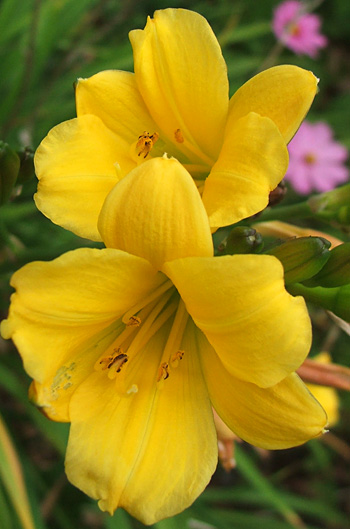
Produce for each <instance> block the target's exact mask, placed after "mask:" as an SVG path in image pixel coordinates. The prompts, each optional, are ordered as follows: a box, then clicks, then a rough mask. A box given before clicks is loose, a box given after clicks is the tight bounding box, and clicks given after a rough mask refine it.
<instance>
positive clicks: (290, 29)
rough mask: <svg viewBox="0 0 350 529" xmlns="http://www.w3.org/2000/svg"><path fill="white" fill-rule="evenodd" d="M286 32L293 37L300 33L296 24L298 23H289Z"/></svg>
mask: <svg viewBox="0 0 350 529" xmlns="http://www.w3.org/2000/svg"><path fill="white" fill-rule="evenodd" d="M288 33H289V34H290V35H292V36H293V37H298V36H299V35H300V33H301V31H300V27H299V26H298V24H295V23H294V24H290V26H288Z"/></svg>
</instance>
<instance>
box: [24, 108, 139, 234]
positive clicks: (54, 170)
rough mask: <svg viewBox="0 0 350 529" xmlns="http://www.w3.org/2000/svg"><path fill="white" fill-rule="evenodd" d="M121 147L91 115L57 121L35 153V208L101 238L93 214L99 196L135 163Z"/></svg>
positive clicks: (98, 205)
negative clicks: (37, 182) (57, 123)
mask: <svg viewBox="0 0 350 529" xmlns="http://www.w3.org/2000/svg"><path fill="white" fill-rule="evenodd" d="M128 148H129V147H128ZM125 152H126V147H125V142H124V140H122V139H121V138H119V137H118V136H116V135H115V134H113V133H112V132H111V131H110V130H109V129H107V128H106V127H105V126H104V125H103V123H102V121H101V120H100V119H99V118H97V117H95V116H91V115H86V116H82V117H81V118H78V119H72V120H70V121H66V122H64V123H61V124H60V125H57V126H56V127H54V128H53V129H52V130H51V131H50V132H49V134H48V136H46V138H45V139H44V140H43V141H42V143H41V145H40V146H39V148H38V150H37V151H36V154H35V169H36V174H37V176H38V179H39V185H38V192H37V193H36V195H35V197H34V198H35V203H36V205H37V207H38V208H39V209H40V211H42V212H43V213H44V215H46V216H47V217H49V218H50V219H51V220H52V221H53V222H55V223H56V224H59V225H60V226H63V227H64V228H67V229H69V230H71V231H73V232H74V233H76V234H77V235H80V236H81V237H86V238H89V239H92V240H101V237H100V234H99V232H98V230H97V218H98V215H99V213H100V210H101V207H102V204H103V202H104V199H105V198H106V195H107V194H108V192H109V191H110V190H111V189H112V187H113V186H114V185H115V184H116V182H117V181H118V179H119V178H121V177H122V176H124V174H126V173H127V172H129V171H130V170H131V169H132V168H133V167H134V166H135V162H133V161H132V160H131V158H129V157H128V156H126V154H125ZM116 166H117V168H116Z"/></svg>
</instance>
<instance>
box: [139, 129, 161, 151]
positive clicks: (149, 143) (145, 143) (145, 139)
mask: <svg viewBox="0 0 350 529" xmlns="http://www.w3.org/2000/svg"><path fill="white" fill-rule="evenodd" d="M158 138H159V134H158V132H153V134H150V133H149V132H146V131H145V132H143V134H141V135H140V136H139V139H138V142H137V143H136V149H139V152H138V154H137V156H141V154H143V155H144V156H143V157H144V158H146V157H147V156H148V154H149V153H150V152H151V150H152V147H153V145H154V144H155V143H156V141H157V140H158Z"/></svg>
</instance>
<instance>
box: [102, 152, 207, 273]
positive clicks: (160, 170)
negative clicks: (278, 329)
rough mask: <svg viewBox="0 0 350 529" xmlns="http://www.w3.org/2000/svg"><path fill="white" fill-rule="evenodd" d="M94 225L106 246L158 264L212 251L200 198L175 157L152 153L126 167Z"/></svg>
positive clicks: (158, 265) (189, 177) (205, 254)
mask: <svg viewBox="0 0 350 529" xmlns="http://www.w3.org/2000/svg"><path fill="white" fill-rule="evenodd" d="M98 226H99V230H100V233H101V236H102V239H103V241H104V243H105V244H106V246H108V247H111V248H119V249H121V250H125V251H127V252H129V253H132V254H134V255H139V256H140V257H143V258H145V259H147V260H148V261H150V262H151V263H152V264H153V265H154V266H155V267H157V268H160V267H161V265H162V264H163V262H164V261H171V260H172V259H176V258H178V257H186V256H200V255H201V256H209V255H212V254H213V245H212V239H211V235H210V228H209V222H208V217H207V214H206V212H205V209H204V206H203V204H202V201H201V198H200V196H199V193H198V191H197V188H196V186H195V184H194V182H193V180H192V178H191V176H190V174H189V173H188V172H187V171H186V170H185V169H184V168H183V167H182V165H181V164H180V163H179V162H178V161H177V160H175V159H168V158H154V159H151V160H148V161H147V162H145V163H143V164H142V165H140V166H138V167H137V168H136V169H134V170H133V171H131V172H130V173H129V174H128V175H127V176H126V177H125V178H123V180H121V181H120V182H119V183H118V184H117V185H116V186H115V187H114V189H113V190H112V191H111V192H110V194H109V195H108V197H107V199H106V202H105V204H104V206H103V209H102V211H101V215H100V219H99V224H98Z"/></svg>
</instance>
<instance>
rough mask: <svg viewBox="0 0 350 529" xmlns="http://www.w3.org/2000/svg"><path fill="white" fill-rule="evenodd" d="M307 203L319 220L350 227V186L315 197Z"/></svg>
mask: <svg viewBox="0 0 350 529" xmlns="http://www.w3.org/2000/svg"><path fill="white" fill-rule="evenodd" d="M307 203H308V205H309V207H310V209H311V210H312V212H313V213H314V214H315V216H316V217H317V218H319V219H322V220H326V221H334V222H335V223H336V224H337V225H340V226H349V225H350V184H346V185H344V186H341V187H338V188H336V189H333V190H332V191H327V192H326V193H321V194H320V195H314V196H312V197H310V198H309V199H308V201H307Z"/></svg>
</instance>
